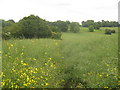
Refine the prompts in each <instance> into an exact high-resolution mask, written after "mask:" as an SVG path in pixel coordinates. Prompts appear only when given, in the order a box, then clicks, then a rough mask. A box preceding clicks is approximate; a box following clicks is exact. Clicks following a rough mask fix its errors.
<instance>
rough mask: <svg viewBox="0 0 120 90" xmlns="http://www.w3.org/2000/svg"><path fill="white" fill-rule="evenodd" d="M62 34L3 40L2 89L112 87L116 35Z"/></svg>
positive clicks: (113, 85) (116, 45)
mask: <svg viewBox="0 0 120 90" xmlns="http://www.w3.org/2000/svg"><path fill="white" fill-rule="evenodd" d="M87 30H88V29H87V28H83V29H82V31H81V32H80V33H63V35H62V40H54V39H23V40H16V39H15V40H14V39H13V40H3V52H2V54H3V60H2V61H3V65H2V68H3V73H2V77H3V81H2V86H3V88H5V87H6V88H8V87H9V88H14V87H15V88H29V87H30V88H66V87H67V88H86V87H90V88H115V87H117V85H118V78H117V77H118V69H117V68H118V56H117V53H118V52H117V51H118V40H117V39H118V38H117V37H118V34H117V33H115V34H112V35H105V34H104V32H103V31H104V29H102V30H103V31H101V30H99V31H95V32H88V31H87Z"/></svg>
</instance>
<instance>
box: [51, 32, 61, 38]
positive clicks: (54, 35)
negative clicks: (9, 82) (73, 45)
mask: <svg viewBox="0 0 120 90" xmlns="http://www.w3.org/2000/svg"><path fill="white" fill-rule="evenodd" d="M61 36H62V33H61V32H52V37H51V38H53V39H61Z"/></svg>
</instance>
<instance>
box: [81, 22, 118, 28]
mask: <svg viewBox="0 0 120 90" xmlns="http://www.w3.org/2000/svg"><path fill="white" fill-rule="evenodd" d="M82 26H83V27H90V26H93V27H94V29H99V28H100V27H119V26H120V24H119V23H118V22H116V21H104V20H102V21H98V22H94V20H87V21H82Z"/></svg>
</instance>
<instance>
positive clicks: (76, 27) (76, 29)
mask: <svg viewBox="0 0 120 90" xmlns="http://www.w3.org/2000/svg"><path fill="white" fill-rule="evenodd" d="M70 31H71V32H73V33H78V32H79V31H80V25H79V23H77V22H72V23H71V24H70Z"/></svg>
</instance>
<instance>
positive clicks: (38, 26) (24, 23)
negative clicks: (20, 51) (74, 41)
mask: <svg viewBox="0 0 120 90" xmlns="http://www.w3.org/2000/svg"><path fill="white" fill-rule="evenodd" d="M19 26H20V27H21V30H20V31H21V33H22V35H23V36H24V37H25V38H33V37H37V38H40V37H41V38H46V37H50V36H51V35H52V32H51V30H50V27H49V25H48V24H47V23H46V21H45V20H43V19H41V18H39V17H38V16H34V15H30V16H28V17H24V18H23V19H21V20H20V21H19Z"/></svg>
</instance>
